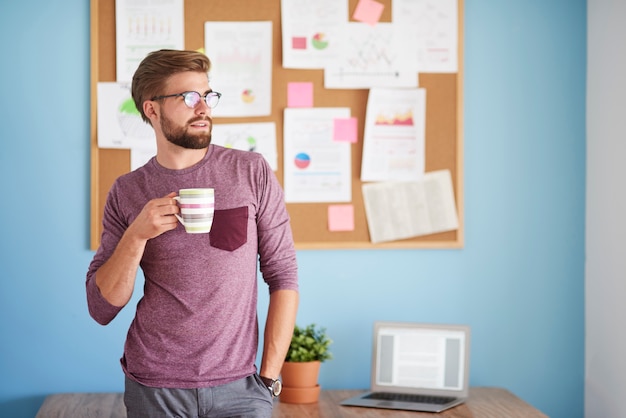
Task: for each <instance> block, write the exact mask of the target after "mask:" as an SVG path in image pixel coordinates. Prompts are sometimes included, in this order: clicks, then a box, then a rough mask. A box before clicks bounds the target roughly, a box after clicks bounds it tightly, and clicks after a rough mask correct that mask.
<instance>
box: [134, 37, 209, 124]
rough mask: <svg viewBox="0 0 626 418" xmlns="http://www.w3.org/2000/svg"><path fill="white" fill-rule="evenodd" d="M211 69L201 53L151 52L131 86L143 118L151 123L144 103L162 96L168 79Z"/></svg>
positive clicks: (137, 71) (136, 73)
mask: <svg viewBox="0 0 626 418" xmlns="http://www.w3.org/2000/svg"><path fill="white" fill-rule="evenodd" d="M210 69H211V61H210V60H209V58H208V57H207V56H206V55H204V54H203V53H201V52H197V51H179V50H174V49H161V50H159V51H153V52H150V53H149V54H148V55H147V56H146V57H145V58H144V59H143V61H141V63H140V64H139V67H137V70H136V71H135V75H134V76H133V82H132V86H131V93H132V96H133V100H134V101H135V106H136V107H137V110H139V113H141V118H142V119H143V120H144V121H145V122H147V123H150V119H148V117H147V116H146V115H145V113H144V112H143V102H144V101H146V100H149V99H150V98H152V97H154V96H158V95H160V94H162V91H163V89H164V87H165V83H166V82H167V79H168V78H169V77H170V76H172V75H174V74H178V73H182V72H185V71H196V72H204V73H207V76H208V72H209V70H210Z"/></svg>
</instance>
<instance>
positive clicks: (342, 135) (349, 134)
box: [333, 118, 357, 143]
mask: <svg viewBox="0 0 626 418" xmlns="http://www.w3.org/2000/svg"><path fill="white" fill-rule="evenodd" d="M356 140H357V127H356V118H337V119H335V120H333V141H345V142H352V143H356Z"/></svg>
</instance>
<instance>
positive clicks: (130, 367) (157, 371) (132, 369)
mask: <svg viewBox="0 0 626 418" xmlns="http://www.w3.org/2000/svg"><path fill="white" fill-rule="evenodd" d="M191 187H213V188H214V189H215V217H214V221H213V226H212V229H211V232H210V233H209V234H187V233H186V232H185V229H184V228H183V226H182V225H180V224H179V226H178V228H176V229H175V230H173V231H168V232H166V233H164V234H162V235H160V236H158V237H156V238H154V239H151V240H149V241H148V243H147V245H146V249H145V252H144V254H143V257H142V259H141V263H140V266H141V269H142V270H143V273H144V277H145V284H144V289H143V297H142V298H141V300H140V301H139V303H138V304H137V310H136V313H135V318H134V319H133V321H132V323H131V325H130V328H129V330H128V335H127V337H126V343H125V346H124V355H123V357H122V359H121V363H122V368H123V369H124V372H125V373H126V375H127V376H128V377H129V378H131V379H134V380H136V381H138V382H140V383H142V384H144V385H147V386H152V387H169V388H197V387H207V386H216V385H221V384H225V383H229V382H232V381H234V380H237V379H240V378H242V377H244V376H248V375H250V374H252V373H254V372H255V365H254V363H255V360H256V352H257V346H258V323H257V289H258V288H257V260H258V261H259V263H260V264H259V266H260V267H259V268H260V271H261V273H262V275H263V279H264V280H265V282H266V283H267V285H268V287H269V291H270V293H271V292H273V291H275V290H279V289H293V290H297V289H298V276H297V264H296V253H295V249H294V246H293V238H292V234H291V227H290V224H289V215H288V213H287V210H286V207H285V204H284V198H283V191H282V189H281V187H280V184H279V183H278V181H277V179H276V176H275V175H274V173H273V172H272V170H271V168H270V167H269V165H268V164H267V162H266V161H265V159H264V158H263V157H262V156H261V155H260V154H257V153H253V152H245V151H238V150H232V149H226V148H222V147H219V146H216V145H210V146H209V150H208V152H207V155H206V157H205V158H204V159H203V160H202V161H201V162H199V163H198V164H196V165H195V166H193V167H190V168H187V169H184V170H169V169H166V168H164V167H162V166H160V165H159V164H158V163H157V161H156V159H155V158H153V159H151V160H150V161H149V162H148V163H147V164H146V165H145V166H143V167H141V168H139V169H137V170H135V171H133V172H130V173H128V174H125V175H123V176H121V177H120V178H118V179H117V180H116V181H115V183H114V184H113V186H112V187H111V190H110V192H109V195H108V197H107V202H106V205H105V208H104V217H103V231H102V237H101V242H100V247H99V248H98V251H97V252H96V254H95V256H94V258H93V260H92V262H91V264H90V266H89V270H88V272H87V281H86V287H87V304H88V307H89V312H90V314H91V316H92V317H93V318H94V319H95V320H96V321H97V322H98V323H100V324H103V325H105V324H108V323H109V322H110V321H111V320H112V319H113V318H115V316H116V315H117V314H118V312H119V311H120V310H121V308H118V307H115V306H113V305H111V304H109V303H108V302H107V301H106V300H105V299H104V298H103V296H102V294H101V293H100V290H99V289H98V287H97V286H96V281H95V276H96V274H95V273H96V271H97V270H98V268H99V267H100V266H101V265H102V264H103V263H104V262H106V260H108V259H109V257H110V256H111V254H112V253H113V250H114V249H115V247H116V246H117V243H118V242H119V240H120V238H121V237H122V234H123V233H124V231H125V230H126V228H127V227H128V226H129V225H130V223H131V222H132V221H133V220H134V219H135V217H136V216H137V215H138V214H139V212H140V211H141V209H142V208H143V207H144V205H145V204H146V203H147V202H148V201H149V200H151V199H154V198H158V197H163V196H165V195H167V194H168V193H170V192H173V191H178V190H179V189H181V188H191ZM257 257H258V258H257Z"/></svg>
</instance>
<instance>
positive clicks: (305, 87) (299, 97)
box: [287, 82, 313, 107]
mask: <svg viewBox="0 0 626 418" xmlns="http://www.w3.org/2000/svg"><path fill="white" fill-rule="evenodd" d="M287 106H288V107H313V83H310V82H304V83H297V82H291V83H288V84H287Z"/></svg>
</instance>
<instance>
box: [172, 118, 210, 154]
mask: <svg viewBox="0 0 626 418" xmlns="http://www.w3.org/2000/svg"><path fill="white" fill-rule="evenodd" d="M199 121H205V122H207V123H208V124H209V132H208V133H206V134H198V135H190V134H189V133H188V132H187V127H186V126H176V125H175V124H174V123H173V122H172V120H171V119H169V118H167V117H166V116H163V118H162V119H161V131H163V135H165V138H166V139H167V140H168V141H169V142H171V143H172V144H174V145H178V146H179V147H183V148H187V149H202V148H206V147H208V146H209V144H210V143H211V132H212V131H213V121H212V120H211V118H209V117H204V118H202V117H198V118H195V119H192V120H190V121H189V122H188V123H187V125H191V124H192V123H195V122H199Z"/></svg>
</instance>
